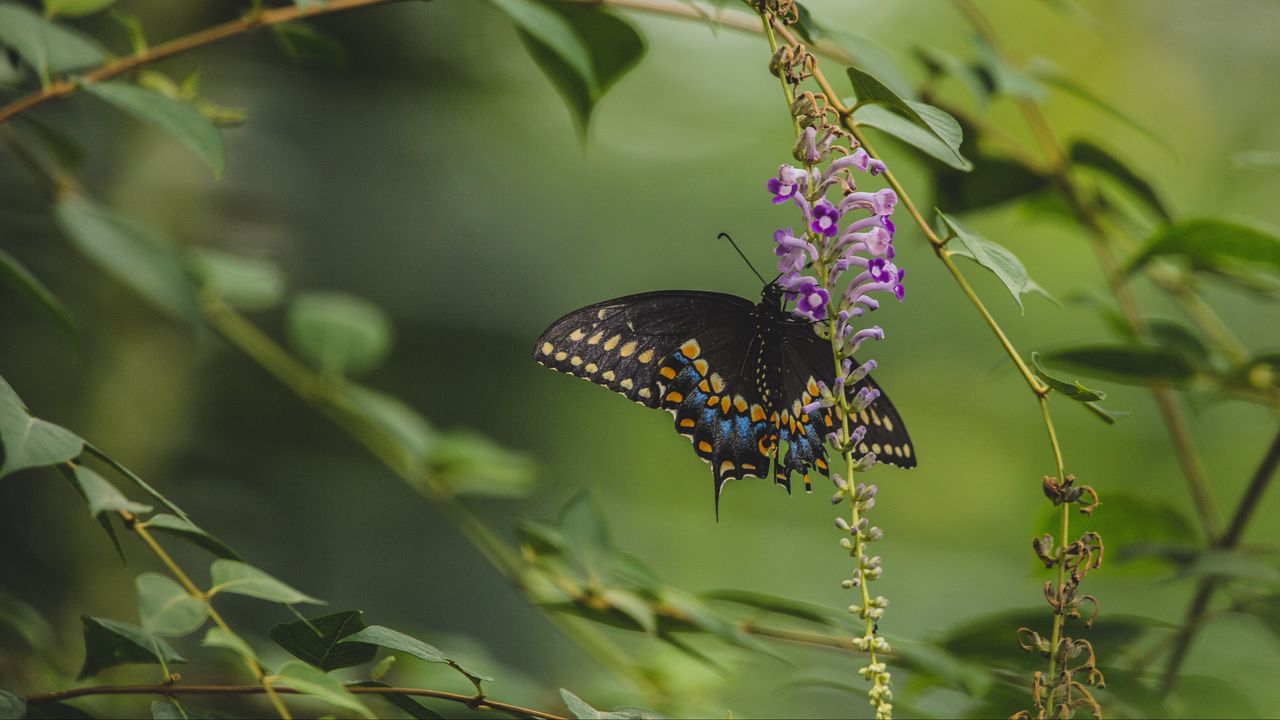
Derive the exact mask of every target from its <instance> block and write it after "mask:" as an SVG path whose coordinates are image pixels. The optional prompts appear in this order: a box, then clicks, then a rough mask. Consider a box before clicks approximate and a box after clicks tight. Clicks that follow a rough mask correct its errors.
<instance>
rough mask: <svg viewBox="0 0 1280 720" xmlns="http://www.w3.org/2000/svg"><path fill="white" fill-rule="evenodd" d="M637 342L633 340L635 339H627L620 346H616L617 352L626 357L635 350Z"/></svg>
mask: <svg viewBox="0 0 1280 720" xmlns="http://www.w3.org/2000/svg"><path fill="white" fill-rule="evenodd" d="M637 344H638V343H636V341H635V340H629V341H627V343H626V344H625V345H623V346H622V347H620V348H618V354H620V355H622V357H627V356H628V355H630V354H631V353H633V352H635V351H636V345H637Z"/></svg>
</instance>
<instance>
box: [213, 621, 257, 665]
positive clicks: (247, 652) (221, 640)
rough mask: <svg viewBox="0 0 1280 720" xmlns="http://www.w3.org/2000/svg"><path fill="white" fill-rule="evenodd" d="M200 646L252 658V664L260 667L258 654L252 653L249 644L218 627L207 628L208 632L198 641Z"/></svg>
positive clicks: (251, 647)
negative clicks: (220, 649) (254, 663)
mask: <svg viewBox="0 0 1280 720" xmlns="http://www.w3.org/2000/svg"><path fill="white" fill-rule="evenodd" d="M200 644H201V645H204V646H205V647H216V648H222V649H223V650H230V651H231V652H233V653H235V654H237V655H239V656H240V657H245V658H252V659H253V661H254V662H256V663H258V664H259V665H262V661H261V660H259V659H258V653H256V652H254V650H253V646H251V645H249V643H247V642H245V640H244V638H242V637H240V636H239V635H237V634H235V633H234V632H229V631H227V630H224V629H222V628H220V627H211V628H209V631H208V632H206V633H205V634H204V639H203V640H201V641H200Z"/></svg>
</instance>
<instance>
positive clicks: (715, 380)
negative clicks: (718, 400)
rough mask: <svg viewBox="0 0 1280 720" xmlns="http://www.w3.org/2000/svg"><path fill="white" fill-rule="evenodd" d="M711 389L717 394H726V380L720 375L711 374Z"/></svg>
mask: <svg viewBox="0 0 1280 720" xmlns="http://www.w3.org/2000/svg"><path fill="white" fill-rule="evenodd" d="M711 388H712V389H713V390H715V391H716V392H724V378H722V377H720V373H711Z"/></svg>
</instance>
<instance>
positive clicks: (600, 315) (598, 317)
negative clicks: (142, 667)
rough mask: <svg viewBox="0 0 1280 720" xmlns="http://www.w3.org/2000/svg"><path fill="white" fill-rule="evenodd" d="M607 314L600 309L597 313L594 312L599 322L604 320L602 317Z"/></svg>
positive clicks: (604, 310)
mask: <svg viewBox="0 0 1280 720" xmlns="http://www.w3.org/2000/svg"><path fill="white" fill-rule="evenodd" d="M607 313H608V311H607V310H606V309H604V308H600V309H599V310H597V311H596V318H597V319H599V320H603V319H604V316H605V315H606V314H607Z"/></svg>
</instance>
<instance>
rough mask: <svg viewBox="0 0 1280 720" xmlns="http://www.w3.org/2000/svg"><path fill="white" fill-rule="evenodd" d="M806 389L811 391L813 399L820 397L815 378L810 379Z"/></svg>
mask: <svg viewBox="0 0 1280 720" xmlns="http://www.w3.org/2000/svg"><path fill="white" fill-rule="evenodd" d="M806 389H807V390H808V391H809V394H810V395H812V396H813V397H818V395H819V392H818V383H816V382H814V381H813V378H809V385H808V387H807V388H806Z"/></svg>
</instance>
